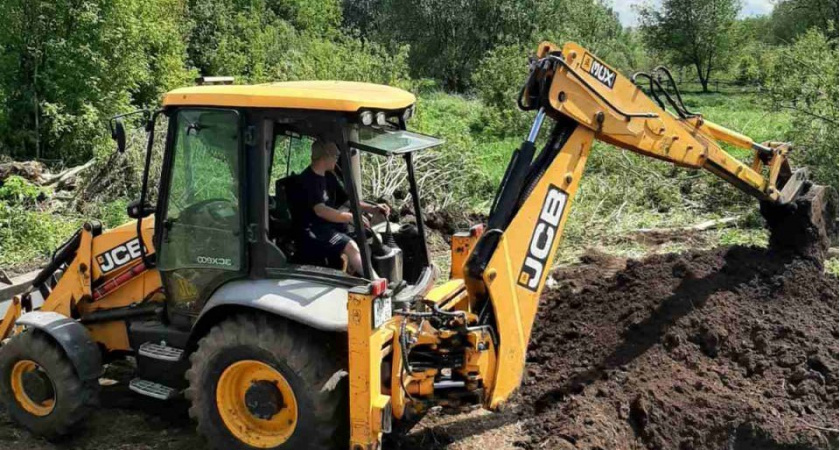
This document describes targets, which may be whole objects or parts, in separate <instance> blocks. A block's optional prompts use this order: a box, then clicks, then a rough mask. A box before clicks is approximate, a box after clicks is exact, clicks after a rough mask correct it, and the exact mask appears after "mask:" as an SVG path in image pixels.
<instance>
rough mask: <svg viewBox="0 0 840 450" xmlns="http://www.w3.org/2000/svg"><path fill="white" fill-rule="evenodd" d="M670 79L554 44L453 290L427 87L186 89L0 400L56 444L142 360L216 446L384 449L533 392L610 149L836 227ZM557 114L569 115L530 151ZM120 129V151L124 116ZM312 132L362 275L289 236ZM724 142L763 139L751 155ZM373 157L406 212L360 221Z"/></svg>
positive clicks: (58, 270)
mask: <svg viewBox="0 0 840 450" xmlns="http://www.w3.org/2000/svg"><path fill="white" fill-rule="evenodd" d="M663 82H664V83H666V84H668V83H669V82H670V83H671V84H673V80H672V79H670V77H669V74H668V72H667V70H665V69H662V68H660V69H657V71H656V73H652V74H643V73H640V74H637V75H636V76H635V77H634V79H633V80H631V79H628V78H625V77H624V76H622V74H620V73H619V72H617V71H616V70H615V69H613V68H611V67H610V66H609V65H607V64H606V63H604V62H603V61H601V60H600V59H598V58H597V57H595V56H594V55H593V54H591V53H590V52H588V51H587V50H586V49H584V48H582V47H580V46H579V45H576V44H574V43H568V44H566V45H565V46H564V47H562V48H559V47H555V46H554V45H552V44H548V43H544V44H541V45H540V46H539V49H538V51H537V55H536V58H535V59H534V60H532V63H531V73H530V76H529V78H528V80H527V82H526V83H525V86H524V88H523V90H522V93H521V96H520V98H519V99H518V101H519V104H520V107H522V108H523V109H525V110H535V111H536V117H535V119H534V123H533V126H532V128H531V131H530V133H529V135H528V137H527V139H526V140H525V141H524V142H523V143H522V145H521V147H520V148H519V149H517V150H515V151H514V152H513V154H512V157H511V160H510V164H509V166H508V168H507V171H506V173H505V175H504V178H503V180H502V183H501V185H500V187H499V189H498V192H497V193H496V196H495V199H494V201H493V203H492V207H491V210H490V213H489V216H488V220H487V223H486V224H478V225H475V226H473V227H472V228H471V229H470V230H469V231H465V232H461V233H457V234H455V235H454V236H452V241H451V245H452V265H451V267H452V269H451V274H450V279H449V281H447V282H445V283H442V284H440V285H439V286H437V287H435V278H436V271H435V268H434V267H433V265H432V264H431V262H430V257H429V253H428V250H427V245H426V240H425V239H426V238H425V232H424V228H423V220H422V217H423V208H422V204H421V196H420V193H419V192H418V182H417V177H416V176H415V173H414V166H413V155H414V154H415V152H417V151H422V150H424V149H428V148H431V147H434V146H436V145H439V144H441V143H442V141H440V140H438V139H436V138H433V137H430V136H424V135H421V134H417V133H413V132H410V131H407V129H406V123H407V121H409V120H410V118H411V116H412V114H413V112H414V107H415V106H414V103H415V97H414V96H413V95H412V94H410V93H408V92H405V91H402V90H399V89H395V88H391V87H385V86H378V85H371V84H363V83H349V82H332V81H321V82H291V83H274V84H262V85H255V86H242V85H232V84H230V83H229V80H225V79H214V80H205V83H204V84H203V85H200V86H195V87H187V88H182V89H176V90H174V91H172V92H169V93H167V94H166V95H165V96H164V98H163V105H162V108H161V109H160V110H157V111H154V112H147V113H145V114H146V115H145V116H144V119H143V120H144V122H145V123H146V127H147V132H148V145H147V148H146V160H145V171H144V179H143V186H142V189H141V192H140V193H139V200H138V201H136V202H134V203H132V204H131V205H130V206H129V216H130V217H131V218H133V219H134V220H133V221H132V222H130V223H128V224H125V225H123V226H121V227H118V228H116V229H113V230H107V231H106V230H103V229H102V227H101V225H100V224H98V223H95V222H91V223H87V224H85V225H84V226H83V227H82V229H80V230H79V231H78V232H77V233H76V234H75V235H73V236H72V237H71V238H70V239H69V240H68V241H67V242H66V243H65V244H64V245H63V246H61V247H60V248H59V249H58V250H56V252H55V253H54V255H53V257H52V259H51V261H50V262H49V264H48V265H47V266H46V267H45V268H44V269H43V271H42V272H41V273H40V274H39V275H38V276H37V277H36V278H35V279H34V280H33V282H32V284H31V286H30V287H28V288H27V289H26V290H25V292H22V293H21V294H20V295H17V296H15V297H14V298H13V299H12V300H11V301H10V302H7V303H6V307H7V309H6V312H5V315H4V318H3V320H2V322H0V338H2V339H3V340H4V343H3V345H2V348H0V399H2V403H3V405H4V407H5V408H6V409H7V410H8V411H9V414H10V415H11V417H12V418H14V420H16V421H17V422H19V423H20V424H22V425H23V426H25V427H27V428H29V429H30V430H32V431H34V432H36V433H39V434H42V435H45V436H48V437H56V436H60V435H62V434H65V433H68V432H72V431H73V430H74V427H75V425H76V424H78V423H79V422H81V421H83V420H84V419H85V415H86V413H87V412H89V411H90V409H91V406H92V405H95V403H96V399H97V395H98V392H99V384H98V378H99V377H100V376H101V375H102V372H103V365H104V364H106V363H107V362H108V361H110V360H113V359H115V358H120V357H124V356H126V355H133V356H134V357H135V358H136V363H137V369H136V372H137V374H136V378H135V379H133V380H132V381H131V383H130V388H131V390H133V391H135V392H137V393H138V394H142V395H147V396H150V397H154V398H158V399H161V400H163V401H165V400H168V399H171V398H173V397H176V396H180V395H185V396H186V398H187V399H188V400H189V401H190V402H191V407H190V415H191V416H192V417H193V418H194V419H195V420H196V421H197V423H198V430H199V432H200V433H201V434H203V435H204V436H206V437H207V439H208V442H209V443H210V444H211V445H212V446H214V447H217V448H222V449H233V448H247V449H254V448H273V449H326V448H348V447H349V448H350V449H352V450H361V449H377V448H380V447H381V445H382V444H381V442H382V437H383V434H384V433H389V432H391V430H392V428H393V425H394V424H395V423H397V422H408V421H411V420H414V419H416V418H418V417H422V415H423V414H424V412H425V411H427V410H428V409H429V408H431V407H434V406H444V407H447V408H452V409H456V410H457V409H459V408H463V407H468V406H471V405H476V404H479V405H483V406H484V407H486V408H489V409H496V408H499V407H500V406H501V405H502V404H504V403H505V401H506V400H508V399H509V397H510V396H511V394H512V393H513V392H514V391H515V390H516V389H517V387H518V386H519V384H520V382H521V379H522V374H523V367H524V365H525V353H526V349H527V347H528V341H529V338H530V334H531V328H532V325H533V322H534V317H535V315H536V312H537V305H538V301H539V298H540V294H541V292H542V289H543V286H544V285H545V280H546V276H547V275H548V272H549V269H550V267H551V264H552V261H553V258H554V255H555V253H556V251H557V248H558V245H559V243H560V236H561V234H562V230H563V226H564V224H565V222H566V220H567V218H568V215H569V211H570V210H571V205H572V201H573V199H574V195H575V192H576V191H577V189H578V186H579V183H580V180H581V178H582V177H583V174H584V166H585V164H586V160H587V157H588V156H589V151H590V147H591V145H592V141H593V140H595V139H600V140H602V141H604V142H607V143H610V144H612V145H614V146H616V147H620V148H623V149H627V150H629V151H633V152H636V153H640V154H643V155H647V156H651V157H653V158H657V159H660V160H664V161H669V162H672V163H674V164H676V165H679V166H682V167H688V168H693V169H706V170H709V171H711V172H712V173H714V174H715V175H717V176H719V177H721V178H723V179H724V180H726V181H727V182H729V183H731V184H733V185H735V186H736V187H737V188H739V189H741V190H743V191H744V192H746V193H748V194H750V195H752V196H753V197H755V198H756V199H758V200H759V201H761V202H762V208H763V209H765V210H766V211H772V212H773V214H775V216H777V217H782V219H784V217H787V216H786V214H787V215H790V216H792V215H794V214H793V213H790V214H788V213H787V211H793V210H794V209H796V210H797V211H798V212H797V214H798V215H802V211H803V205H806V207H805V209H806V210H807V209H808V206H807V205H814V206H813V211H810V210H809V211H806V212H807V214H806V216H808V217H809V218H810V219H812V220H811V222H817V223H816V225H819V223H818V222H819V212H820V211H819V209H820V208H821V207H822V202H821V198H822V188H820V187H818V186H815V185H812V184H811V183H810V182H808V176H807V173H806V172H805V171H804V170H803V169H799V170H792V168H791V166H790V165H789V163H788V154H789V152H790V150H791V146H790V145H789V144H785V143H776V142H765V143H756V142H754V141H753V140H752V139H750V138H749V137H746V136H743V135H741V134H738V133H735V132H733V131H730V130H727V129H726V128H724V127H721V126H719V125H716V124H714V123H712V122H710V121H708V120H706V119H705V118H704V117H703V116H702V115H700V114H695V113H692V112H690V111H689V110H688V109H687V108H686V107H685V105H684V104H683V102H682V99H681V98H680V97H679V93H678V91H676V92H675V90H674V89H666V87H665V86H663V85H662V83H663ZM639 84H641V85H642V86H645V87H646V88H647V90H648V91H649V93H650V96H648V95H646V94H645V93H644V90H643V89H642V87H640V86H639ZM671 87H673V88H675V87H676V86H675V85H674V86H671ZM162 119H166V120H165V122H166V123H167V126H166V140H165V151H164V155H163V161H162V174H161V177H160V184H159V186H157V189H155V191H156V192H158V196H157V198H156V200H155V201H154V202H152V201H151V200H150V198H149V192H150V189H149V188H150V186H149V179H150V178H149V170H150V166H151V160H152V158H153V151H152V144H153V142H154V141H155V138H154V135H155V133H156V129H155V126H156V123H158V122H161V121H162ZM546 119H550V121H551V123H552V125H551V126H550V130H549V131H548V133H547V135H546V136H545V142H546V143H545V145H544V147H543V148H542V149H541V151H539V152H537V151H536V144H535V143H536V142H537V139H538V135H539V133H540V130H541V128H543V125H544V122H546ZM111 128H112V133H113V136H114V138H115V139H116V141H117V146H118V148H119V149H120V150H121V151H122V150H124V148H125V141H126V138H125V134H126V132H125V125H123V118H121V117H118V118H115V119H114V120H113V121H112V122H111ZM314 139H324V140H329V141H332V142H335V143H336V144H337V146H338V149H339V151H340V155H339V162H338V170H337V171H336V174H337V176H336V177H334V179H333V180H332V182H333V183H335V184H336V186H343V189H342V190H343V191H344V192H345V193H346V197H347V200H348V202H347V203H348V205H349V210H350V211H351V212H352V214H353V218H354V220H353V225H354V227H353V228H354V229H355V234H354V236H355V237H354V239H355V240H356V242H357V244H358V246H359V248H360V252H361V255H362V259H363V265H364V273H363V274H361V275H360V276H351V275H349V274H348V273H347V272H346V271H345V270H343V269H344V266H343V264H342V261H330V260H325V259H319V258H317V257H314V256H313V255H311V254H310V252H307V251H306V248H305V247H304V246H302V245H301V242H300V241H299V238H298V236H299V235H298V233H296V226H297V225H299V220H300V214H301V210H300V204H299V203H300V202H299V201H298V199H299V198H300V197H301V196H303V195H305V192H301V191H300V186H299V185H298V184H297V183H296V181H297V176H298V175H299V170H300V169H301V168H302V167H305V165H306V164H307V163H308V160H309V145H308V144H309V143H310V142H311V141H312V140H314ZM722 143H727V144H730V145H733V146H737V147H743V148H747V149H751V150H752V151H754V153H755V157H754V159H753V161H752V163H751V164H745V163H743V162H741V161H740V160H738V159H737V158H735V157H733V156H731V155H730V154H728V153H727V152H726V151H724V150H723V149H722V147H721V145H722ZM363 154H364V155H367V156H365V157H366V158H367V157H371V158H372V157H388V158H402V159H403V160H404V161H405V164H406V173H407V176H406V179H407V181H408V185H409V188H410V189H409V190H410V195H411V199H412V205H413V209H414V211H413V212H414V217H415V218H416V221H415V222H414V223H413V224H399V223H391V222H390V221H389V220H388V218H384V220H380V223H378V224H375V225H374V226H373V227H367V226H366V222H367V220H366V219H365V218H364V217H363V215H362V212H361V211H360V209H359V201H360V200H361V199H362V198H363V196H364V193H363V192H362V189H361V183H360V179H361V171H360V168H361V164H360V160H361V158H362V155H363ZM803 199H807V200H808V202H806V201H805V200H803ZM152 203H154V204H152ZM792 205H798V207H797V208H794V207H793V206H792ZM805 226H808V227H813V226H815V223H808V224H806V225H805ZM781 239H782V240H784V237H782V238H781ZM374 274H379V275H382V276H383V277H384V278H375V277H374Z"/></svg>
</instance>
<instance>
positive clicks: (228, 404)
mask: <svg viewBox="0 0 840 450" xmlns="http://www.w3.org/2000/svg"><path fill="white" fill-rule="evenodd" d="M268 397H272V399H271V400H270V401H269V400H267V398H268ZM255 399H258V401H259V402H260V404H259V405H256V404H255V402H254V401H255ZM266 405H268V406H266ZM216 407H217V409H218V411H219V415H220V416H221V417H222V421H223V422H224V424H225V426H226V427H227V429H228V430H230V432H231V433H233V435H234V436H235V437H236V438H237V439H238V440H240V441H241V442H243V443H245V444H248V445H250V446H251V447H257V448H271V447H277V446H278V445H280V444H282V443H284V442H286V441H287V440H288V439H289V437H291V436H292V433H294V431H295V427H296V426H297V418H298V406H297V400H296V399H295V393H294V392H293V391H292V387H291V386H290V385H289V382H288V381H286V378H285V377H283V375H281V374H280V372H279V371H277V370H276V369H274V368H273V367H271V366H269V365H268V364H265V363H263V362H260V361H255V360H244V361H239V362H237V363H234V364H231V365H230V366H228V368H227V369H225V371H224V372H222V376H221V377H219V382H218V384H217V385H216ZM266 408H267V410H266ZM255 409H258V411H255Z"/></svg>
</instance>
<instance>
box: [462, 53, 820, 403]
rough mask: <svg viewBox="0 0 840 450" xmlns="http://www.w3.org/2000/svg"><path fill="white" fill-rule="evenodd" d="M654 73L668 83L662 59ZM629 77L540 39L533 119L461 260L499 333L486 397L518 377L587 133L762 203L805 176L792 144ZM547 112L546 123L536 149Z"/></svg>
mask: <svg viewBox="0 0 840 450" xmlns="http://www.w3.org/2000/svg"><path fill="white" fill-rule="evenodd" d="M657 71H659V72H661V73H662V74H663V75H664V76H665V77H667V79H670V81H671V82H672V83H673V79H672V78H670V73H669V72H668V71H667V69H664V68H658V69H657ZM634 78H635V80H631V79H628V78H626V77H624V76H623V75H622V74H621V73H619V72H618V71H617V70H615V69H613V68H611V67H609V66H608V65H607V64H605V63H604V62H602V61H601V60H599V59H598V58H596V57H595V56H594V55H592V54H591V53H589V52H588V51H587V50H586V49H584V48H583V47H581V46H579V45H577V44H574V43H568V44H566V45H565V46H564V47H563V48H562V49H559V48H557V47H555V46H553V45H552V44H548V43H543V44H541V45H540V47H539V50H538V53H537V59H536V60H534V61H533V63H532V70H531V74H530V76H529V79H528V81H527V83H526V84H525V87H524V88H523V90H522V96H521V98H520V99H519V102H520V106H521V107H522V108H523V109H526V110H531V109H533V110H537V116H536V120H535V122H534V125H533V127H532V129H531V132H530V135H529V137H528V139H527V140H526V141H525V142H524V143H523V144H522V146H521V147H520V148H519V149H518V150H517V152H515V154H514V156H513V158H512V161H511V164H510V166H509V168H508V172H507V174H506V176H505V178H504V180H503V182H502V186H501V187H500V190H499V194H498V195H497V198H496V201H495V202H494V205H493V208H492V210H491V213H490V217H489V218H488V231H487V232H486V233H485V235H484V236H483V237H482V239H481V240H480V241H479V242H478V243H477V245H476V249H475V250H474V251H473V252H472V254H471V256H470V259H469V260H468V261H467V263H466V271H465V273H466V274H467V279H466V281H467V287H468V288H469V291H470V294H471V296H472V297H473V298H475V299H479V300H477V302H478V303H481V302H482V301H489V302H490V303H491V304H492V311H493V314H494V319H493V320H492V323H494V325H495V327H496V333H497V335H498V357H497V359H498V361H499V363H498V364H497V365H496V367H495V374H494V377H493V379H494V384H493V386H491V387H490V388H489V390H488V395H487V397H486V398H485V405H486V406H488V407H491V408H494V407H497V406H498V405H499V404H501V403H502V402H503V401H504V400H506V399H507V398H508V397H509V396H510V394H511V393H512V392H513V391H514V390H515V389H516V388H517V387H518V386H519V383H520V381H521V377H522V370H523V367H524V361H525V352H526V350H527V346H528V340H529V338H530V334H531V327H532V325H533V321H534V317H535V315H536V312H537V305H538V301H539V297H540V294H541V292H542V289H543V286H544V284H545V279H546V276H547V275H548V269H549V267H550V266H551V264H552V262H553V259H554V255H555V254H556V251H557V248H558V245H559V242H560V236H561V234H562V231H563V227H564V225H565V223H566V220H567V218H568V214H569V212H570V210H571V204H572V201H573V199H574V195H575V193H576V191H577V189H578V186H579V183H580V180H581V177H582V175H583V170H584V166H585V164H586V160H587V157H588V155H589V151H590V147H591V145H592V142H593V140H596V139H597V140H601V141H604V142H606V143H609V144H612V145H613V146H616V147H619V148H623V149H626V150H629V151H632V152H635V153H638V154H641V155H645V156H650V157H653V158H656V159H659V160H663V161H668V162H671V163H674V164H676V165H679V166H682V167H687V168H693V169H705V170H708V171H710V172H712V173H714V174H715V175H717V176H718V177H720V178H722V179H724V180H726V181H727V182H728V183H730V184H732V185H734V186H736V187H737V188H739V189H741V190H742V191H744V192H746V193H748V194H750V195H752V196H753V197H755V198H757V199H758V200H760V201H763V202H768V203H773V204H784V203H788V202H790V201H791V200H793V199H794V198H795V196H796V195H797V194H799V192H800V191H801V190H802V189H803V186H805V181H806V180H807V172H805V171H804V170H802V169H800V170H799V171H796V172H793V171H792V170H791V167H790V164H789V163H788V159H787V154H788V152H789V150H790V145H789V144H784V143H773V142H770V143H762V144H760V143H756V142H754V141H753V140H752V139H750V138H749V137H747V136H744V135H741V134H739V133H737V132H734V131H731V130H728V129H726V128H724V127H722V126H720V125H717V124H714V123H712V122H710V121H708V120H706V119H704V118H703V117H702V116H701V115H700V114H695V113H692V112H690V111H688V109H687V108H686V107H685V105H684V104H683V102H682V99H681V98H680V96H679V91H678V90H676V89H674V92H675V93H674V95H673V96H672V95H671V94H670V93H669V92H668V91H667V90H666V89H664V88H663V87H662V85H661V83H660V78H661V77H657V76H653V75H650V74H637V75H636V76H635V77H634ZM640 80H641V81H647V84H648V86H649V88H650V89H649V92H651V95H652V96H653V99H652V98H651V97H648V96H647V95H646V94H645V93H644V92H643V90H642V88H640V87H639V86H638V85H637V83H636V81H640ZM674 88H676V86H674ZM666 103H667V104H669V105H670V106H671V108H672V109H673V110H674V112H673V113H671V112H669V111H667V110H666V109H665V104H666ZM546 117H548V118H550V119H552V121H553V122H554V125H553V128H552V130H551V132H550V135H549V137H548V142H547V144H546V145H545V147H544V149H543V151H542V152H540V153H539V155H537V156H536V157H534V154H535V148H534V147H535V144H534V143H535V141H536V137H537V134H538V132H539V130H540V128H541V127H542V125H543V122H544V121H545V118H546ZM722 143H728V144H731V145H734V146H737V147H742V148H746V149H750V150H753V151H754V157H753V161H752V164H750V165H747V164H744V163H743V162H741V161H740V160H738V159H737V158H735V157H734V156H732V155H730V154H729V153H727V152H726V151H725V150H724V149H723V148H722V146H721V144H722Z"/></svg>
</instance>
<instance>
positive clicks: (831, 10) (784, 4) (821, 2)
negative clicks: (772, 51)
mask: <svg viewBox="0 0 840 450" xmlns="http://www.w3.org/2000/svg"><path fill="white" fill-rule="evenodd" d="M839 7H840V6H838V2H837V0H782V1H780V2H778V3H776V6H775V7H773V13H772V14H771V15H770V30H772V36H773V38H775V42H776V43H782V44H789V43H791V42H793V41H794V40H795V39H796V38H797V37H798V36H800V35H801V34H803V33H805V32H806V31H808V30H809V29H811V28H816V29H817V30H819V31H820V33H822V34H823V35H824V36H825V37H826V38H827V39H831V38H832V37H836V36H837V14H838V8H839Z"/></svg>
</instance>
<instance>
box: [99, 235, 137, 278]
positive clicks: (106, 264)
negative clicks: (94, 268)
mask: <svg viewBox="0 0 840 450" xmlns="http://www.w3.org/2000/svg"><path fill="white" fill-rule="evenodd" d="M139 257H140V240H139V239H137V238H134V239H132V240H130V241H128V242H126V243H125V244H122V245H118V246H116V247H114V248H112V249H111V250H108V251H106V252H105V253H102V254H100V255H99V256H97V257H96V262H97V263H98V264H99V270H101V271H102V273H108V272H110V271H112V270H114V269H119V268H120V267H122V266H124V265H126V264H128V263H129V262H131V261H132V260H134V259H136V258H139Z"/></svg>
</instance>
